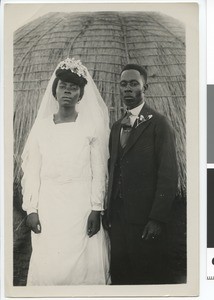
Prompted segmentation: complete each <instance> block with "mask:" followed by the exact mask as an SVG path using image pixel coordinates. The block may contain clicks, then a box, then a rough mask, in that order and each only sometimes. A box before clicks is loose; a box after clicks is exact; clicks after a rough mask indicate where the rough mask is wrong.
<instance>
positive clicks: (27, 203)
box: [21, 132, 41, 214]
mask: <svg viewBox="0 0 214 300" xmlns="http://www.w3.org/2000/svg"><path fill="white" fill-rule="evenodd" d="M27 143H28V145H27V147H26V148H27V149H25V151H24V152H23V156H22V158H23V163H22V170H23V172H24V175H23V177H22V181H21V185H22V194H23V204H22V208H23V210H25V211H26V212H27V214H30V213H33V212H37V209H38V202H39V189H40V169H41V155H40V152H39V145H38V141H37V138H36V136H35V135H34V134H32V132H31V136H30V138H29V140H28V142H27Z"/></svg>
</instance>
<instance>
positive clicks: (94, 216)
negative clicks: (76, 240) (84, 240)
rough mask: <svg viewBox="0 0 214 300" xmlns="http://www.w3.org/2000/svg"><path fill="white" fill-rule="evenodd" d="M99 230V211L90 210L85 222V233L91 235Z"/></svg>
mask: <svg viewBox="0 0 214 300" xmlns="http://www.w3.org/2000/svg"><path fill="white" fill-rule="evenodd" d="M99 230H100V211H95V210H92V211H91V213H90V215H89V217H88V223H87V234H88V236H89V237H92V236H93V235H94V234H96V233H97V232H98V231H99Z"/></svg>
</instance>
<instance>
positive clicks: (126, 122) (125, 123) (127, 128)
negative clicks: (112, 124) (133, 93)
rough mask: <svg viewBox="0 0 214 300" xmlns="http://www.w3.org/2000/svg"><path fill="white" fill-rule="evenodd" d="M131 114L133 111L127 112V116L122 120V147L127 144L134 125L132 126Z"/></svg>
mask: <svg viewBox="0 0 214 300" xmlns="http://www.w3.org/2000/svg"><path fill="white" fill-rule="evenodd" d="M130 116H131V113H130V112H127V114H126V116H125V117H124V118H123V120H122V121H121V125H122V128H123V129H122V132H121V135H120V144H121V147H122V148H124V147H125V146H126V144H127V141H128V138H129V135H130V133H131V130H132V126H131V122H130Z"/></svg>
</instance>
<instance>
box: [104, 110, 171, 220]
mask: <svg viewBox="0 0 214 300" xmlns="http://www.w3.org/2000/svg"><path fill="white" fill-rule="evenodd" d="M140 115H143V116H144V118H145V120H144V121H143V122H142V123H141V124H140V125H139V126H137V127H136V128H133V129H132V132H131V135H130V137H129V140H128V142H127V145H126V147H125V149H124V153H123V155H122V157H121V159H120V167H121V175H122V198H123V201H124V213H125V217H126V219H127V221H128V222H131V223H136V224H146V223H147V222H148V220H149V219H154V220H158V221H161V222H167V220H168V218H169V216H170V210H171V206H172V202H173V200H174V197H175V194H176V189H177V162H176V152H175V141H174V133H173V130H172V128H171V126H170V125H169V123H168V121H167V119H166V118H165V117H164V116H162V115H161V114H159V113H157V112H156V111H154V110H153V109H151V108H150V107H149V106H147V105H146V104H145V105H144V106H143V108H142V110H141V112H140ZM121 120H122V118H121V119H120V120H118V121H117V122H116V123H114V124H113V127H112V130H111V134H110V143H109V147H110V160H109V188H108V200H107V215H108V217H109V219H111V208H112V203H113V201H115V195H114V188H113V187H114V185H115V183H116V182H115V181H116V180H118V178H116V172H115V170H116V167H117V164H118V149H119V143H120V132H121ZM135 124H136V123H135ZM134 127H135V126H134Z"/></svg>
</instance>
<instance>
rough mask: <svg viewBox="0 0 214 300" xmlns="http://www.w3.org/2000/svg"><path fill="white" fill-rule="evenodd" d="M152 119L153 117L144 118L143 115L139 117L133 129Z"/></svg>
mask: <svg viewBox="0 0 214 300" xmlns="http://www.w3.org/2000/svg"><path fill="white" fill-rule="evenodd" d="M152 117H153V115H147V116H146V117H144V116H143V115H139V116H138V117H137V120H136V122H137V123H136V126H135V128H137V127H138V126H139V125H140V124H142V123H144V122H146V121H148V120H150V119H151V118H152Z"/></svg>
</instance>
